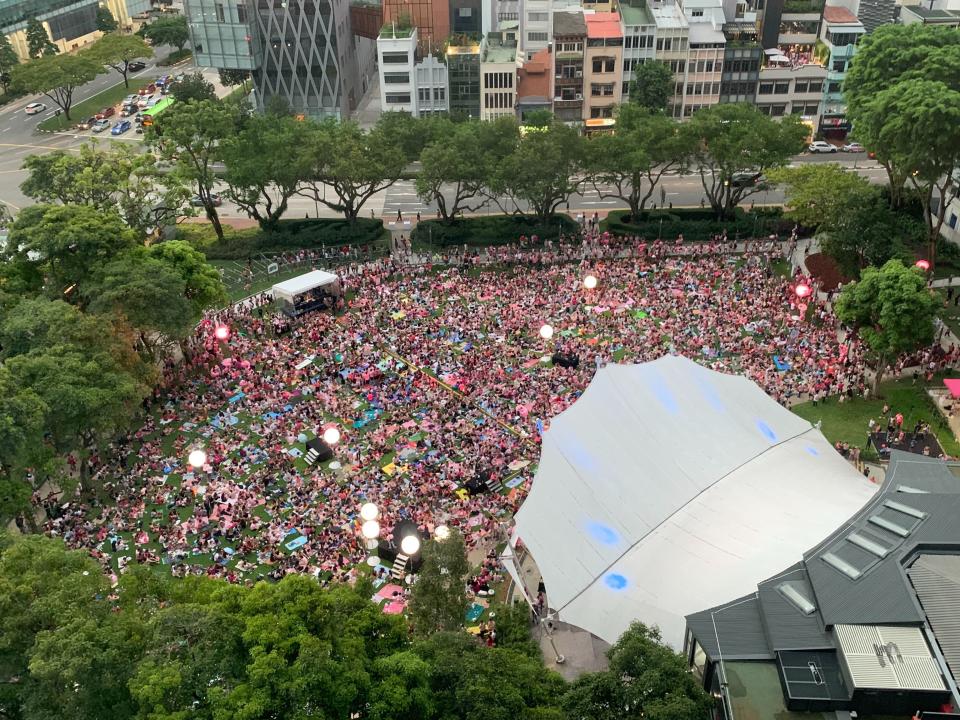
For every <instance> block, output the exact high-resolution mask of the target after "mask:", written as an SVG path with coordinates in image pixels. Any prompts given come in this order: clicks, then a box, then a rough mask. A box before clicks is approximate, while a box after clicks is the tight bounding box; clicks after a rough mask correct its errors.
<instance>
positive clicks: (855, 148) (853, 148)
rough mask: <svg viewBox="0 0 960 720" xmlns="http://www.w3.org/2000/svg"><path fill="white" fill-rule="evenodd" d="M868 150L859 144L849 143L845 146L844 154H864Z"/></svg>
mask: <svg viewBox="0 0 960 720" xmlns="http://www.w3.org/2000/svg"><path fill="white" fill-rule="evenodd" d="M866 150H867V149H866V148H865V147H864V146H863V145H861V144H860V143H858V142H852V143H847V144H846V145H844V146H843V151H844V152H852V153H862V152H866Z"/></svg>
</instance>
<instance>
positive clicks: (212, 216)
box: [207, 204, 223, 240]
mask: <svg viewBox="0 0 960 720" xmlns="http://www.w3.org/2000/svg"><path fill="white" fill-rule="evenodd" d="M207 219H208V220H209V221H210V224H211V225H213V231H214V232H215V233H216V234H217V239H218V240H223V224H222V223H221V222H220V215H219V213H217V209H216V208H215V207H214V206H213V204H210V205H208V206H207Z"/></svg>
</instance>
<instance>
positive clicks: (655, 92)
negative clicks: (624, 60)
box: [630, 60, 675, 113]
mask: <svg viewBox="0 0 960 720" xmlns="http://www.w3.org/2000/svg"><path fill="white" fill-rule="evenodd" d="M674 84H675V80H674V77H673V70H671V69H670V67H669V66H668V65H667V64H666V63H662V62H659V61H654V60H649V61H648V62H642V63H640V64H638V65H637V66H636V67H635V68H634V70H633V82H631V83H630V102H631V103H632V104H634V105H636V106H637V107H640V108H643V109H644V110H648V111H649V112H654V113H662V112H663V111H664V110H666V109H667V103H669V102H670V98H672V97H673V86H674Z"/></svg>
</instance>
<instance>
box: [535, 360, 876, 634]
mask: <svg viewBox="0 0 960 720" xmlns="http://www.w3.org/2000/svg"><path fill="white" fill-rule="evenodd" d="M875 491H876V486H875V485H874V484H872V483H871V482H869V481H868V480H867V479H866V478H864V477H863V476H862V475H860V474H859V473H857V472H856V471H855V470H854V469H853V468H852V467H851V466H850V465H849V464H848V463H847V462H846V461H844V460H843V458H841V457H840V455H839V454H837V453H836V452H835V451H834V449H833V447H832V446H831V445H830V443H829V442H827V440H826V439H825V438H824V437H823V435H822V434H821V433H820V431H819V430H817V429H815V428H813V427H812V426H811V425H810V423H809V422H807V421H806V420H803V419H801V418H800V417H798V416H796V415H794V414H793V413H791V412H790V411H789V410H787V409H785V408H783V407H782V406H780V405H779V404H777V403H776V402H775V401H774V400H772V399H771V398H770V397H769V396H767V395H766V394H765V393H764V392H763V391H762V390H761V389H760V388H759V387H757V386H756V385H755V384H754V383H753V382H751V381H750V380H748V379H746V378H744V377H738V376H732V375H724V374H721V373H718V372H714V371H712V370H709V369H707V368H705V367H702V366H700V365H698V364H696V363H694V362H692V361H690V360H687V359H685V358H682V357H675V356H665V357H662V358H660V359H659V360H656V361H655V362H651V363H645V364H643V365H608V366H607V367H605V368H603V369H601V370H600V371H599V372H598V373H597V374H596V375H595V376H594V379H593V381H592V382H591V383H590V385H589V387H588V388H587V390H586V391H585V392H584V394H583V396H581V397H580V398H579V399H578V400H577V402H576V403H574V404H573V406H571V407H570V408H568V409H567V410H566V411H564V412H563V413H561V414H560V415H558V416H557V417H556V418H554V419H553V421H552V423H551V426H550V429H549V430H548V431H547V432H546V433H545V434H544V437H543V449H542V452H541V457H540V466H539V470H538V471H537V475H536V477H535V478H534V481H533V487H532V489H531V492H530V494H529V496H528V497H527V499H526V501H525V502H524V503H523V506H522V507H521V508H520V510H519V511H518V512H517V515H516V531H517V532H516V536H519V537H520V539H521V540H522V541H523V542H524V543H525V544H526V545H527V547H528V548H529V550H530V552H531V554H532V555H533V558H534V560H535V561H536V563H537V565H538V567H539V569H540V572H541V574H542V575H543V581H544V584H545V585H546V589H547V599H548V602H549V605H550V607H551V608H552V609H554V610H555V611H558V614H559V617H560V619H561V620H564V621H565V622H568V623H571V624H573V625H577V626H579V627H581V628H584V629H585V630H588V631H590V632H592V633H593V634H594V635H597V636H598V637H600V638H602V639H603V640H606V641H607V642H610V643H613V642H615V641H616V639H617V638H618V637H619V636H620V634H621V633H622V632H623V631H624V630H625V629H626V628H627V627H628V626H629V624H630V623H631V622H632V621H633V620H640V621H642V622H644V623H646V624H648V625H658V626H659V627H660V629H661V631H662V633H663V637H664V639H665V640H666V641H667V642H669V643H670V644H671V645H673V646H674V647H676V648H680V647H682V645H683V633H684V627H685V621H684V616H685V615H688V614H690V613H693V612H697V611H700V610H703V609H705V608H708V607H711V606H713V605H718V604H721V603H723V602H727V601H729V600H730V599H731V598H735V597H739V596H741V595H745V594H747V593H750V592H753V591H755V590H756V587H757V583H758V582H760V581H761V580H765V579H767V578H769V577H770V576H772V575H775V574H776V573H778V572H780V571H781V570H783V569H784V568H786V567H788V566H789V565H791V564H793V563H795V562H797V561H799V560H800V558H801V556H802V554H803V553H804V552H805V551H807V550H809V549H810V548H812V547H813V546H814V545H816V544H817V543H818V542H820V541H821V540H823V539H824V538H826V537H827V536H828V535H829V534H830V533H831V532H833V531H834V530H836V528H837V527H838V526H839V525H840V524H842V523H843V522H844V521H845V520H847V519H848V518H849V517H850V516H851V515H853V514H854V513H855V512H856V511H857V510H859V509H860V507H861V506H862V505H863V504H864V503H865V502H867V500H869V499H870V497H871V496H872V495H873V493H874V492H875Z"/></svg>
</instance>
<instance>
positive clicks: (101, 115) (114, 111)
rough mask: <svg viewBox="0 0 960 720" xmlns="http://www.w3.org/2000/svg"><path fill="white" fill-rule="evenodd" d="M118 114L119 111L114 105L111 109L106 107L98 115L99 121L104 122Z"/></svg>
mask: <svg viewBox="0 0 960 720" xmlns="http://www.w3.org/2000/svg"><path fill="white" fill-rule="evenodd" d="M116 114H117V109H116V108H115V107H113V106H112V105H111V106H110V107H105V108H104V109H103V110H101V111H100V112H98V113H97V120H103V119H105V118H108V117H113V116H114V115H116Z"/></svg>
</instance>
